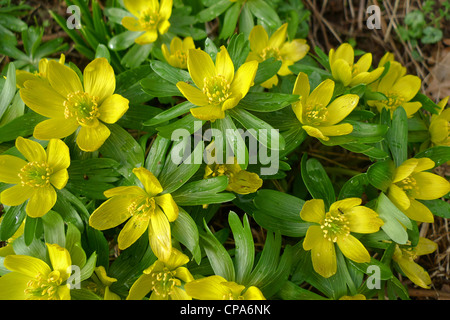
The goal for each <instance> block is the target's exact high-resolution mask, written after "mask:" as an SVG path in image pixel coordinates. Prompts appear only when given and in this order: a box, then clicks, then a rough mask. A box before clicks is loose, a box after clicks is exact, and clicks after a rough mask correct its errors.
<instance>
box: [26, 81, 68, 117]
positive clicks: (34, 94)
mask: <svg viewBox="0 0 450 320" xmlns="http://www.w3.org/2000/svg"><path fill="white" fill-rule="evenodd" d="M20 97H21V98H22V100H23V102H24V103H25V104H26V105H27V106H28V107H29V108H30V109H31V110H33V111H34V112H36V113H39V114H41V115H43V116H45V117H48V118H64V101H65V100H66V97H65V96H62V95H61V94H59V93H58V92H57V91H55V89H53V88H52V87H51V86H50V84H49V83H47V82H45V81H42V80H29V81H27V82H26V83H25V87H24V88H22V89H20Z"/></svg>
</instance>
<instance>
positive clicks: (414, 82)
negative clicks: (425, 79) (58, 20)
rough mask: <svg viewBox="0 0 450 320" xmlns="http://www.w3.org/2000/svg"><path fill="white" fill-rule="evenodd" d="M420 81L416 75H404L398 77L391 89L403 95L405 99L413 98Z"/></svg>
mask: <svg viewBox="0 0 450 320" xmlns="http://www.w3.org/2000/svg"><path fill="white" fill-rule="evenodd" d="M421 85H422V81H421V80H420V78H419V77H417V76H412V75H406V76H404V77H402V78H400V79H399V80H398V81H397V82H396V83H395V85H394V87H393V88H391V90H392V91H393V92H398V93H399V94H401V95H402V96H403V98H404V99H405V101H409V100H411V99H412V98H414V97H415V96H416V94H417V92H419V90H420V87H421Z"/></svg>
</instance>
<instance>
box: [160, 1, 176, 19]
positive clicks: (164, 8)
mask: <svg viewBox="0 0 450 320" xmlns="http://www.w3.org/2000/svg"><path fill="white" fill-rule="evenodd" d="M172 6H173V0H161V2H160V6H159V18H160V19H162V20H168V19H169V18H170V16H171V15H172Z"/></svg>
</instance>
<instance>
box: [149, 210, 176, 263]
mask: <svg viewBox="0 0 450 320" xmlns="http://www.w3.org/2000/svg"><path fill="white" fill-rule="evenodd" d="M148 235H149V241H150V247H151V248H152V251H153V253H154V254H155V256H157V257H158V259H160V260H161V261H167V260H169V258H170V254H171V251H172V238H171V230H170V224H169V221H168V220H167V217H166V215H165V214H164V213H163V212H162V211H161V209H159V208H158V207H156V209H155V212H154V214H152V216H151V218H150V225H149V230H148Z"/></svg>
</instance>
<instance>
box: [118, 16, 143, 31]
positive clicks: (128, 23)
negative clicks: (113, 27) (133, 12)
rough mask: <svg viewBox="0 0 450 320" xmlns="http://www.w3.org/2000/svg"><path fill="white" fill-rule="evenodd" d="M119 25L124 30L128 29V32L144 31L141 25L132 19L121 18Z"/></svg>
mask: <svg viewBox="0 0 450 320" xmlns="http://www.w3.org/2000/svg"><path fill="white" fill-rule="evenodd" d="M121 23H122V26H124V28H125V29H128V30H130V31H143V30H144V29H143V28H142V27H141V24H140V23H139V21H138V20H137V19H136V18H133V17H123V18H122V21H121Z"/></svg>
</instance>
